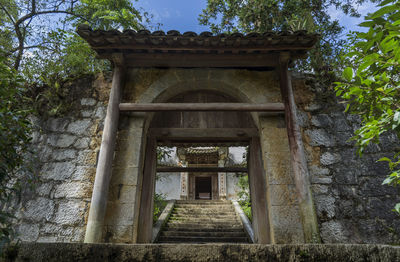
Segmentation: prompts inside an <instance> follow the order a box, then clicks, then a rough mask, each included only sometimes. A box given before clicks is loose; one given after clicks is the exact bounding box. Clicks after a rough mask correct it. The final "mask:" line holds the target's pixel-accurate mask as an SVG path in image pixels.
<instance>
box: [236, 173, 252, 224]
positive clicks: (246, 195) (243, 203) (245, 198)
mask: <svg viewBox="0 0 400 262" xmlns="http://www.w3.org/2000/svg"><path fill="white" fill-rule="evenodd" d="M237 185H238V186H239V188H240V191H239V193H238V196H239V201H238V202H239V205H240V207H241V208H242V210H243V212H244V213H245V214H246V216H247V217H248V218H249V220H250V221H252V215H251V200H250V190H249V176H248V175H247V174H246V175H241V176H240V178H239V181H238V184H237Z"/></svg>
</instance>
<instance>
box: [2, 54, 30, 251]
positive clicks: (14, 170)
mask: <svg viewBox="0 0 400 262" xmlns="http://www.w3.org/2000/svg"><path fill="white" fill-rule="evenodd" d="M24 92H25V89H24V87H23V85H22V79H21V77H19V76H18V74H16V72H15V71H14V70H12V69H10V68H9V67H8V66H7V65H6V64H5V63H4V58H2V57H0V149H1V150H0V203H1V205H0V253H1V251H2V249H3V248H4V246H5V245H6V244H8V243H9V242H10V241H11V240H12V238H13V236H14V231H13V228H12V227H11V222H12V219H13V212H12V208H11V207H10V203H11V201H12V200H15V197H16V196H18V194H19V192H20V189H21V188H22V186H23V185H24V184H26V183H27V182H29V179H30V178H29V176H21V173H28V172H29V170H27V169H24V168H26V165H24V161H25V158H24V157H25V155H24V154H25V153H26V152H27V151H28V144H29V141H30V137H29V135H28V134H29V132H30V130H31V124H30V122H29V120H28V116H29V114H30V113H31V112H30V111H29V110H26V109H25V108H24V107H23V105H24V101H25V98H24V96H23V94H24ZM18 173H19V175H17V174H18Z"/></svg>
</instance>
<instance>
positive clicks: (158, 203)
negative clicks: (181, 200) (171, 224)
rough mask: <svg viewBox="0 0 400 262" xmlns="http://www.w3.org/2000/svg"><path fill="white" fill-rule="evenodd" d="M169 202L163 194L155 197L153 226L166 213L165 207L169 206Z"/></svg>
mask: <svg viewBox="0 0 400 262" xmlns="http://www.w3.org/2000/svg"><path fill="white" fill-rule="evenodd" d="M167 202H168V201H167V200H166V199H165V196H164V195H163V194H157V193H155V195H154V209H153V224H154V223H156V222H157V220H158V218H159V216H160V215H161V213H162V212H163V211H164V208H165V206H166V205H167Z"/></svg>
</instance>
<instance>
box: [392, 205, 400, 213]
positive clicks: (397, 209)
mask: <svg viewBox="0 0 400 262" xmlns="http://www.w3.org/2000/svg"><path fill="white" fill-rule="evenodd" d="M393 211H395V212H397V213H399V215H400V203H397V204H396V205H395V206H394V209H393Z"/></svg>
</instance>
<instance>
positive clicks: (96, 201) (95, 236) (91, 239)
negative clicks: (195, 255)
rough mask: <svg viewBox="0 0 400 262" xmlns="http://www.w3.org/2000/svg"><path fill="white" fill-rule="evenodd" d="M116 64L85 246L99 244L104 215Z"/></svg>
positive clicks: (118, 75)
mask: <svg viewBox="0 0 400 262" xmlns="http://www.w3.org/2000/svg"><path fill="white" fill-rule="evenodd" d="M118 62H119V63H116V66H115V68H114V75H113V80H112V87H111V93H110V98H109V102H108V107H107V115H106V118H105V121H104V129H103V137H102V140H101V146H100V153H99V158H98V162H97V169H96V177H95V180H94V185H93V193H92V201H91V203H90V211H89V218H88V223H87V226H86V234H85V241H84V242H85V243H99V242H102V240H103V236H102V235H103V234H102V233H103V225H104V215H105V213H106V206H107V198H108V188H109V183H110V179H111V167H112V161H113V156H114V149H115V140H116V137H117V129H118V119H119V103H120V101H121V89H122V88H121V86H122V81H123V78H124V68H123V65H122V59H120V60H119V61H118Z"/></svg>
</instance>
